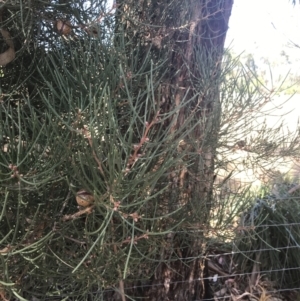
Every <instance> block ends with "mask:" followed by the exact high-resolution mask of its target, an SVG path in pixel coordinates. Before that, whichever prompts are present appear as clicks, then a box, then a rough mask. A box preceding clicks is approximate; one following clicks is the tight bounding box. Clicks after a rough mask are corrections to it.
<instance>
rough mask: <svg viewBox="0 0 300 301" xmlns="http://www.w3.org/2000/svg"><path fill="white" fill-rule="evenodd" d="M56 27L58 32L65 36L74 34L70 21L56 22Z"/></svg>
mask: <svg viewBox="0 0 300 301" xmlns="http://www.w3.org/2000/svg"><path fill="white" fill-rule="evenodd" d="M55 26H56V30H57V31H58V32H59V33H60V34H62V35H64V36H68V35H69V34H71V32H72V25H71V22H70V21H66V20H60V19H58V20H56V22H55Z"/></svg>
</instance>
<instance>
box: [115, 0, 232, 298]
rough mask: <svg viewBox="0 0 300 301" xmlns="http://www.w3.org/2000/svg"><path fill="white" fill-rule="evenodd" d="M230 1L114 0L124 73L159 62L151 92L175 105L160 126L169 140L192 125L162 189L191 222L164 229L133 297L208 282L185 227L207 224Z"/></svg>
mask: <svg viewBox="0 0 300 301" xmlns="http://www.w3.org/2000/svg"><path fill="white" fill-rule="evenodd" d="M232 5H233V0H211V1H207V0H186V1H182V0H180V1H177V0H165V1H155V0H152V1H150V0H139V1H138V0H119V1H118V2H117V16H116V35H115V45H116V47H118V46H120V45H125V46H124V47H125V48H126V55H127V57H130V56H134V57H135V61H136V64H135V65H134V67H132V69H131V70H130V72H132V73H133V74H134V73H135V72H138V70H140V69H141V68H145V65H147V64H146V63H145V62H149V64H148V66H149V67H148V68H150V65H151V64H150V62H151V63H152V66H159V65H160V64H163V66H165V67H163V68H161V70H159V72H158V73H159V74H158V75H157V78H160V81H159V83H155V84H157V86H158V88H157V90H158V91H160V93H157V95H156V99H157V102H158V105H159V108H160V112H161V113H166V112H171V111H172V112H176V113H174V114H172V118H171V119H170V120H169V122H168V124H166V129H168V131H170V135H173V136H174V139H175V140H176V137H177V133H179V132H180V133H181V131H180V129H181V128H182V127H184V125H185V124H186V122H187V120H189V125H190V128H191V129H192V130H190V131H188V132H187V134H186V135H185V138H184V139H182V140H181V141H180V143H179V145H178V148H179V149H180V150H181V151H184V152H187V156H186V157H185V160H186V162H183V166H182V168H181V169H178V168H177V169H174V170H171V171H170V176H169V181H170V182H171V183H173V185H172V189H171V191H169V195H168V196H169V198H168V200H169V204H168V210H169V212H172V211H173V210H176V208H178V206H179V205H180V206H181V207H182V208H184V210H181V211H180V214H181V215H186V216H189V218H188V221H189V222H188V223H187V224H185V225H184V226H183V228H182V230H183V233H176V234H168V236H167V237H166V243H165V245H164V247H163V248H162V250H161V251H160V258H163V260H162V261H161V263H160V264H158V265H157V266H156V268H155V271H154V273H153V277H152V279H151V281H150V282H149V283H148V285H147V287H146V288H142V289H141V290H140V291H133V290H131V292H130V293H128V294H129V295H131V296H133V295H134V296H143V297H145V296H147V300H157V301H158V300H162V301H165V300H174V301H175V300H201V299H203V298H204V297H208V292H207V282H206V281H203V280H201V279H203V277H204V276H205V260H204V259H203V258H204V255H205V242H204V239H203V231H200V232H196V233H193V232H191V231H190V229H191V228H193V229H197V230H199V227H203V228H202V230H203V229H204V230H205V229H207V227H205V225H206V226H207V225H208V221H209V211H210V208H211V205H212V188H213V178H214V158H215V150H216V145H217V140H218V132H219V119H220V103H219V84H220V80H221V78H222V76H221V61H222V55H223V50H224V41H225V36H226V32H227V29H228V22H229V17H230V14H231V9H232ZM124 37H125V38H124ZM129 69H130V68H129ZM170 124H172V126H170ZM187 130H188V129H187ZM178 135H179V134H178ZM172 196H174V197H172ZM179 218H180V216H179ZM175 258H177V259H175ZM131 285H132V284H128V286H129V287H130V286H131ZM205 287H206V289H205ZM127 292H128V291H127Z"/></svg>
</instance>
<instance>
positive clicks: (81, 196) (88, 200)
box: [76, 189, 95, 207]
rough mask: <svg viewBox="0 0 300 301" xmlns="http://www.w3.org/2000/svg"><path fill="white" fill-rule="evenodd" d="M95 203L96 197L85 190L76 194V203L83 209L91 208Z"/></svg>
mask: <svg viewBox="0 0 300 301" xmlns="http://www.w3.org/2000/svg"><path fill="white" fill-rule="evenodd" d="M94 201H95V198H94V196H93V195H92V194H91V193H89V192H87V191H86V190H84V189H81V190H79V191H78V192H77V193H76V202H77V204H78V205H79V206H81V207H88V206H91V205H92V204H93V203H94Z"/></svg>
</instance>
